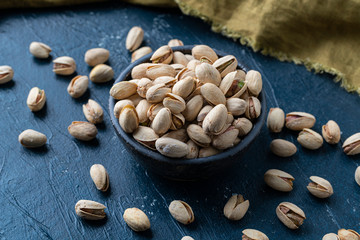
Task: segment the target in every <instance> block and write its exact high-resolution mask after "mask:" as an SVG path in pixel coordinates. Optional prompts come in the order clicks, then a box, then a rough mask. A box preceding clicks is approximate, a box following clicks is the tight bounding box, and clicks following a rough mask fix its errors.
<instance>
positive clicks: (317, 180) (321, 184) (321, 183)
mask: <svg viewBox="0 0 360 240" xmlns="http://www.w3.org/2000/svg"><path fill="white" fill-rule="evenodd" d="M310 180H311V182H310V183H309V185H308V186H307V189H308V190H309V192H310V193H311V194H312V195H314V196H315V197H318V198H328V197H330V196H331V195H333V193H334V190H333V187H332V186H331V183H330V182H329V181H327V180H326V179H323V178H321V177H317V176H311V177H310Z"/></svg>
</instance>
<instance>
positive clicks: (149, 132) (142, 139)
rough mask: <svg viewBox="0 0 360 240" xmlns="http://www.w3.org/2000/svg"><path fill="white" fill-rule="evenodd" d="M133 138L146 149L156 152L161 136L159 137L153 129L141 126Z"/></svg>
mask: <svg viewBox="0 0 360 240" xmlns="http://www.w3.org/2000/svg"><path fill="white" fill-rule="evenodd" d="M133 137H134V139H135V140H136V141H138V142H139V143H141V144H142V145H144V146H145V147H148V148H150V149H152V150H156V148H155V142H156V140H157V139H158V138H159V135H157V134H156V133H155V131H154V130H153V129H152V128H150V127H144V126H139V127H138V129H136V130H135V132H134V133H133Z"/></svg>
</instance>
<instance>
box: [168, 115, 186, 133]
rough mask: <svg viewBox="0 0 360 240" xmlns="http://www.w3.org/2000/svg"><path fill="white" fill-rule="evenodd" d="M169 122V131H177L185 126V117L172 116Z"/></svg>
mask: <svg viewBox="0 0 360 240" xmlns="http://www.w3.org/2000/svg"><path fill="white" fill-rule="evenodd" d="M171 120H172V122H171V126H170V129H171V130H179V129H180V128H182V127H183V126H184V125H185V122H186V120H185V117H184V116H183V115H182V114H181V113H174V114H172V116H171Z"/></svg>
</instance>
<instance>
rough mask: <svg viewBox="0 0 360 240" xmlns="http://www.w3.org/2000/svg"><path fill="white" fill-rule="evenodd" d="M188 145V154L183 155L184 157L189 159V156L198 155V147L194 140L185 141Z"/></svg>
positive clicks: (194, 156)
mask: <svg viewBox="0 0 360 240" xmlns="http://www.w3.org/2000/svg"><path fill="white" fill-rule="evenodd" d="M186 144H187V145H188V150H189V152H188V154H187V155H186V156H185V158H188V159H191V158H197V157H198V155H199V147H198V145H196V143H194V141H192V140H189V141H188V142H187V143H186Z"/></svg>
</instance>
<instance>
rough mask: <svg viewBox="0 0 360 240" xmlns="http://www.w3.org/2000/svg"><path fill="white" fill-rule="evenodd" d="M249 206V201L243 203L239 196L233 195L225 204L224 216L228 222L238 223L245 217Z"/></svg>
mask: <svg viewBox="0 0 360 240" xmlns="http://www.w3.org/2000/svg"><path fill="white" fill-rule="evenodd" d="M249 206H250V202H249V200H246V201H245V199H244V197H243V196H242V195H241V194H235V195H233V196H232V197H231V198H230V199H229V200H228V202H227V203H226V204H225V207H224V215H225V217H227V218H228V219H230V220H234V221H238V220H240V219H242V218H243V217H244V216H245V214H246V212H247V211H248V209H249Z"/></svg>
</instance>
